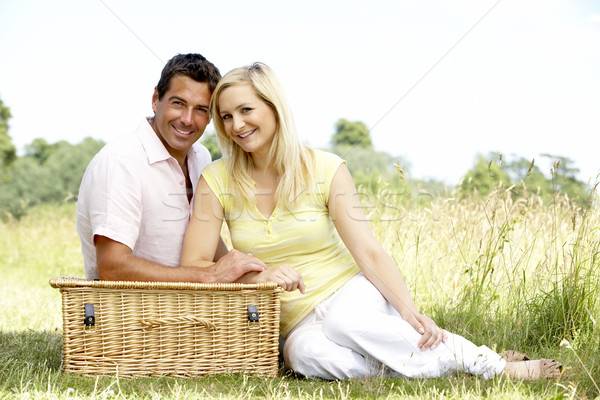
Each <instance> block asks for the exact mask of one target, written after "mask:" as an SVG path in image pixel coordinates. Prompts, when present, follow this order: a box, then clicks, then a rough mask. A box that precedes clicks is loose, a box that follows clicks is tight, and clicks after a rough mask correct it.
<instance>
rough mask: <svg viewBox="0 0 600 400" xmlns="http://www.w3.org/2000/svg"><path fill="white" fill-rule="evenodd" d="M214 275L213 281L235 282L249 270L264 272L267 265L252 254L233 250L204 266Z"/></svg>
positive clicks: (205, 269)
mask: <svg viewBox="0 0 600 400" xmlns="http://www.w3.org/2000/svg"><path fill="white" fill-rule="evenodd" d="M202 269H203V270H204V271H206V272H208V273H211V274H212V275H213V282H223V283H230V282H235V281H237V280H238V279H239V278H241V277H242V276H243V275H245V274H247V273H248V272H263V271H265V270H266V269H267V265H266V264H265V263H264V262H262V261H261V260H259V259H258V258H256V257H254V256H253V255H252V254H250V253H248V254H245V253H242V252H241V251H239V250H235V249H234V250H231V251H230V252H228V253H227V254H226V255H224V256H223V257H221V258H220V259H219V260H218V261H217V262H216V263H215V264H213V265H211V266H210V267H204V268H202Z"/></svg>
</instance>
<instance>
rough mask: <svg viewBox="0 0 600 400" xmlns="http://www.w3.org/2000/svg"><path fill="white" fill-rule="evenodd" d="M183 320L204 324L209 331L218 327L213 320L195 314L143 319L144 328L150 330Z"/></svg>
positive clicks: (193, 323)
mask: <svg viewBox="0 0 600 400" xmlns="http://www.w3.org/2000/svg"><path fill="white" fill-rule="evenodd" d="M182 322H189V323H191V324H192V325H202V326H204V327H205V328H206V329H208V330H209V331H216V330H217V327H216V326H215V324H213V323H212V322H210V321H208V320H206V319H202V318H198V317H193V316H188V317H186V316H182V317H170V318H161V319H143V320H142V321H141V323H142V326H143V329H145V330H150V329H152V328H156V327H159V326H163V325H168V324H179V323H182Z"/></svg>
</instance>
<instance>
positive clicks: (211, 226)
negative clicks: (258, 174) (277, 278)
mask: <svg viewBox="0 0 600 400" xmlns="http://www.w3.org/2000/svg"><path fill="white" fill-rule="evenodd" d="M193 210H194V211H193V213H192V218H191V219H190V223H189V224H188V227H187V230H186V232H185V238H184V240H183V249H182V251H181V261H180V264H181V265H183V266H188V267H189V266H192V267H203V268H205V269H208V270H211V271H214V273H215V274H217V276H218V277H219V279H225V280H224V281H231V280H235V281H238V280H239V279H238V278H240V277H243V276H244V275H245V274H248V273H256V272H262V271H264V270H265V269H266V268H267V266H266V265H265V263H263V262H262V261H260V260H259V259H257V258H256V257H254V256H252V254H244V253H241V252H239V251H237V250H232V251H230V252H228V253H227V254H226V255H224V256H223V257H220V258H219V260H218V261H217V262H216V263H215V262H214V261H213V259H214V257H215V254H216V251H217V248H218V246H219V243H222V241H221V226H222V224H223V215H224V213H223V206H221V203H220V202H219V200H218V199H217V196H216V195H215V194H214V193H213V191H212V190H211V189H210V187H209V186H208V184H207V183H206V180H205V179H204V178H203V177H200V180H199V181H198V187H197V189H196V194H195V196H194V209H193ZM232 277H235V278H234V279H232Z"/></svg>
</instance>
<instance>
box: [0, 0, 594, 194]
mask: <svg viewBox="0 0 600 400" xmlns="http://www.w3.org/2000/svg"><path fill="white" fill-rule="evenodd" d="M186 52H199V53H202V54H204V55H205V56H206V57H207V58H209V59H210V60H211V61H213V62H214V63H215V64H216V65H217V66H218V67H219V68H220V69H221V71H222V72H223V73H224V72H227V71H228V70H230V69H232V68H234V67H237V66H240V65H245V64H248V63H251V62H253V61H263V62H265V63H267V64H269V65H270V66H271V67H272V68H273V69H274V70H275V71H276V73H277V74H278V76H279V78H280V80H281V81H282V83H283V85H284V87H285V89H286V92H287V96H288V98H289V100H290V103H291V104H292V107H293V111H294V116H295V119H296V123H297V125H298V127H299V130H300V134H301V136H302V139H303V141H304V142H306V143H308V144H310V145H312V146H315V147H322V146H326V145H327V144H328V142H329V139H330V138H331V135H332V133H333V129H334V124H335V121H337V120H338V119H339V118H346V119H350V120H360V121H363V122H365V123H366V125H367V126H368V127H369V128H370V129H371V135H372V138H373V141H374V144H375V146H376V148H377V149H379V150H382V151H386V152H388V153H390V154H394V155H399V156H402V157H403V158H405V159H407V160H408V161H409V162H410V163H411V165H412V167H411V174H412V175H413V177H415V178H428V177H431V178H436V179H442V180H445V181H447V182H448V183H457V182H458V180H459V179H460V177H461V176H462V175H464V173H465V172H466V171H467V170H468V169H469V168H470V167H471V166H472V165H473V160H474V157H475V156H476V155H477V154H478V153H483V154H487V153H488V152H490V151H499V152H502V153H503V154H505V157H508V156H510V155H511V154H517V155H519V156H522V157H525V158H527V159H532V158H535V159H536V162H537V164H538V165H539V166H540V167H541V168H542V170H543V171H545V172H548V171H549V168H550V161H549V160H547V159H544V158H542V157H540V154H541V153H550V154H557V155H561V156H566V157H569V158H571V159H573V160H574V166H575V167H578V168H579V169H580V170H581V174H580V179H582V180H585V181H587V180H588V179H593V180H595V178H596V175H597V174H598V173H599V172H600V157H599V156H598V155H597V153H598V145H599V144H600V139H598V138H599V137H600V112H599V110H600V74H599V73H598V72H597V71H600V2H595V1H582V0H573V1H566V0H545V1H542V0H531V1H529V0H525V1H524V0H521V1H517V0H500V1H498V0H493V1H488V0H472V1H444V0H396V1H371V2H362V1H360V2H359V1H353V0H350V1H329V2H326V1H313V0H307V1H302V2H294V3H287V2H281V1H260V0H256V1H254V2H241V1H220V2H216V1H213V2H200V1H178V0H173V1H171V2H170V3H169V5H168V6H167V4H166V2H164V1H144V2H141V1H116V0H56V1H36V0H30V1H27V0H25V1H18V0H3V1H2V4H1V5H0V57H1V58H0V98H1V99H2V100H3V101H4V103H5V104H6V105H8V106H9V107H10V108H11V112H12V114H13V118H12V119H11V127H10V134H11V136H12V138H13V142H14V143H15V145H16V146H17V147H18V148H19V149H22V148H23V146H24V145H25V144H28V143H30V142H31V141H32V140H33V139H35V138H37V137H43V138H45V139H46V140H48V141H50V142H53V141H57V140H62V139H65V140H68V141H70V142H72V143H75V142H78V141H80V140H81V139H82V138H84V137H85V136H92V137H94V138H97V139H103V140H105V141H109V140H111V139H113V138H115V137H118V136H120V135H122V134H124V133H127V132H129V131H131V130H132V129H134V128H135V127H136V126H137V124H138V123H139V121H140V120H141V118H142V117H143V116H146V115H150V113H151V107H150V105H151V95H152V91H153V88H154V86H155V85H156V82H157V80H158V77H159V75H160V70H161V69H162V66H163V64H164V62H166V61H167V60H168V59H169V58H170V57H171V56H173V55H174V54H177V53H186Z"/></svg>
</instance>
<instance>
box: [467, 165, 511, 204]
mask: <svg viewBox="0 0 600 400" xmlns="http://www.w3.org/2000/svg"><path fill="white" fill-rule="evenodd" d="M500 184H502V185H503V186H504V187H508V186H510V177H509V176H508V174H507V173H506V172H504V171H503V170H502V168H501V167H500V166H499V165H498V164H497V163H495V162H493V161H489V162H488V161H487V160H486V158H485V157H484V156H483V155H478V156H477V158H476V159H475V166H474V167H473V168H471V169H470V170H469V171H468V172H467V174H466V175H465V176H464V177H463V179H462V181H461V183H460V185H459V190H460V193H461V194H462V195H463V196H471V195H478V196H487V195H488V194H490V193H491V192H492V191H493V190H494V189H496V188H497V187H498V186H500Z"/></svg>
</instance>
